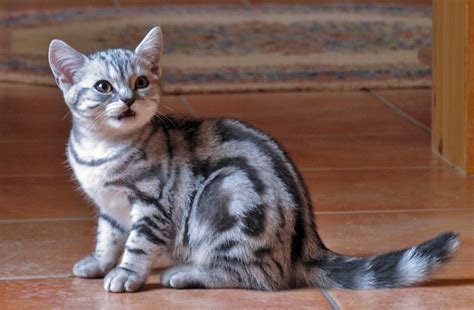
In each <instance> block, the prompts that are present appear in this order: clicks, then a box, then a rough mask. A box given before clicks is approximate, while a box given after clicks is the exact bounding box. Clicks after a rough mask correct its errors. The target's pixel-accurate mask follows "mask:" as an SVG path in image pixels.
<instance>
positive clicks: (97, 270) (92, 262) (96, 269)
mask: <svg viewBox="0 0 474 310" xmlns="http://www.w3.org/2000/svg"><path fill="white" fill-rule="evenodd" d="M72 272H73V273H74V275H75V276H76V277H81V278H102V277H103V276H104V275H105V274H106V271H105V270H103V268H101V266H100V262H99V260H97V258H95V257H94V256H93V255H89V256H87V257H84V258H83V259H81V260H80V261H78V262H77V263H76V264H75V265H74V267H73V268H72Z"/></svg>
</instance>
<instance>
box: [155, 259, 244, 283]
mask: <svg viewBox="0 0 474 310" xmlns="http://www.w3.org/2000/svg"><path fill="white" fill-rule="evenodd" d="M161 284H162V285H163V286H165V287H169V288H175V289H193V288H238V287H240V284H239V281H238V279H237V278H235V277H232V276H231V275H230V274H228V273H227V274H226V273H224V272H222V271H219V270H213V269H210V268H205V267H199V266H197V265H192V264H189V265H179V266H175V267H172V268H169V269H167V270H165V271H164V272H163V273H162V274H161Z"/></svg>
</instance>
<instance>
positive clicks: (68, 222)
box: [0, 84, 474, 309]
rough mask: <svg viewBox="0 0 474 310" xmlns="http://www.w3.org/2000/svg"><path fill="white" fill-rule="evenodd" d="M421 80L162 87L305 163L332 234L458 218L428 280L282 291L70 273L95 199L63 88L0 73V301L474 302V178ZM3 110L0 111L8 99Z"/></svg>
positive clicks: (3, 305)
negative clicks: (433, 117)
mask: <svg viewBox="0 0 474 310" xmlns="http://www.w3.org/2000/svg"><path fill="white" fill-rule="evenodd" d="M430 94H431V92H430V90H426V89H421V90H420V89H417V90H402V91H400V90H397V91H374V92H370V91H368V92H340V93H310V92H308V93H304V92H303V93H271V94H265V93H259V94H225V95H200V96H179V97H172V96H169V97H165V98H164V103H165V104H166V106H167V108H163V112H169V111H174V112H177V113H181V114H187V115H195V116H222V115H225V116H229V117H235V118H240V119H243V120H245V121H247V122H250V123H252V124H253V125H255V126H256V127H258V128H261V129H264V130H266V131H268V132H269V133H271V134H272V135H274V136H275V137H276V138H277V139H278V140H279V141H280V142H281V143H282V144H283V145H284V146H285V147H286V148H287V150H288V151H289V153H290V154H291V155H292V156H293V157H294V160H295V162H296V163H297V164H298V165H299V167H300V168H301V170H302V172H303V175H304V177H305V179H306V180H307V183H308V186H309V188H310V191H311V195H312V196H313V199H314V201H315V212H316V214H317V222H318V226H319V229H320V233H321V235H322V237H323V239H324V240H325V242H326V243H327V245H328V246H329V247H331V248H332V249H334V250H335V251H339V252H343V253H347V254H352V255H372V254H375V253H378V252H381V251H387V250H391V249H394V248H401V247H405V246H408V245H411V244H414V243H418V242H421V241H423V240H425V239H427V238H430V237H433V236H434V235H436V234H437V233H439V232H441V231H446V230H453V231H457V232H460V233H461V236H462V241H463V243H462V246H461V250H460V251H459V255H458V256H457V257H456V258H455V259H454V260H453V261H452V262H451V264H450V265H448V266H447V267H446V268H443V269H442V270H440V271H439V273H437V274H436V277H435V279H436V281H434V282H432V283H428V284H425V285H420V286H417V287H412V288H406V289H393V290H369V291H338V290H319V289H314V288H308V289H298V290H291V291H285V292H278V293H263V292H252V291H243V290H214V291H211V290H206V291H203V290H184V291H175V290H168V289H164V288H162V287H161V286H160V284H159V275H158V274H157V273H156V274H154V275H152V277H151V278H150V280H149V281H148V284H147V285H146V287H145V290H144V291H142V292H139V293H135V294H109V293H105V292H104V291H103V290H102V281H101V280H83V279H77V278H73V277H72V276H71V267H72V264H73V263H74V262H75V261H76V260H78V259H79V258H80V257H82V256H84V255H86V254H87V253H88V252H89V251H90V250H91V248H92V246H93V238H94V226H95V224H94V220H93V217H94V211H93V208H92V207H91V206H90V205H88V203H87V202H85V201H84V200H83V199H82V198H81V195H80V194H79V193H78V192H77V191H75V190H74V187H75V185H74V183H73V182H72V181H70V176H69V171H68V170H67V169H66V167H65V164H64V160H65V158H64V146H65V142H66V137H67V133H68V128H69V125H70V118H69V116H68V115H67V111H66V109H65V107H64V105H63V103H62V98H61V95H60V93H59V91H58V90H56V89H54V88H42V87H32V86H24V85H21V86H15V85H10V84H0V101H1V104H2V106H3V111H4V113H1V114H0V147H1V152H0V236H1V237H0V253H1V255H0V266H1V269H0V309H30V308H67V309H74V308H82V309H90V308H104V309H116V308H129V307H130V308H134V307H135V308H141V309H145V308H149V309H153V308H156V307H157V305H159V306H161V307H162V308H165V309H167V308H171V309H173V308H176V309H182V308H195V309H203V308H216V309H226V308H263V307H268V308H291V309H296V308H318V309H389V308H392V309H463V308H464V309H468V308H470V307H472V304H473V303H474V178H472V177H464V176H461V175H460V174H458V173H457V172H456V171H455V170H453V169H452V168H450V167H449V166H448V165H447V164H446V163H445V162H444V161H443V160H441V159H440V158H438V157H437V156H435V155H433V154H432V153H431V151H430V134H429V131H428V130H427V129H429V125H430ZM5 111H6V112H5Z"/></svg>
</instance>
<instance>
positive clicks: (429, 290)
mask: <svg viewBox="0 0 474 310" xmlns="http://www.w3.org/2000/svg"><path fill="white" fill-rule="evenodd" d="M330 294H332V296H333V297H334V298H335V300H336V302H337V303H338V304H339V306H340V308H341V309H420V310H423V309H426V310H428V309H429V310H445V309H466V310H467V309H472V305H473V303H474V280H469V281H465V282H459V283H454V284H450V283H446V284H442V283H440V284H437V285H436V286H423V287H410V288H403V289H384V290H367V291H335V290H331V291H330Z"/></svg>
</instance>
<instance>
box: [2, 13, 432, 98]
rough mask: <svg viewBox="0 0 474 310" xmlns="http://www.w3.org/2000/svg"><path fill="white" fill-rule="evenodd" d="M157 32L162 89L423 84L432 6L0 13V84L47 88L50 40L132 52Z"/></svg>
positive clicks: (84, 48)
mask: <svg viewBox="0 0 474 310" xmlns="http://www.w3.org/2000/svg"><path fill="white" fill-rule="evenodd" d="M154 25H160V26H162V28H163V32H164V38H165V48H164V56H163V60H162V63H163V67H164V72H165V91H166V92H167V93H198V92H224V91H271V90H309V89H311V90H328V89H332V90H341V89H362V88H399V87H425V86H431V70H430V68H429V66H427V65H425V64H422V63H421V62H420V61H419V59H418V57H417V53H418V50H419V49H420V48H423V47H426V46H430V45H431V10H430V8H424V7H410V6H387V5H372V4H368V5H351V4H339V5H291V6H290V5H268V6H259V7H256V8H244V7H240V6H239V7H237V6H235V7H230V6H205V7H202V6H199V7H196V6H193V7H183V6H180V7H159V8H158V7H140V8H105V9H104V8H102V9H76V10H62V11H49V12H44V11H43V12H28V13H25V14H20V15H15V16H5V15H0V26H2V27H7V33H8V34H7V45H6V46H8V48H7V51H5V49H0V51H3V52H0V81H16V82H22V83H34V84H43V85H54V81H53V78H52V74H51V73H50V70H49V67H48V62H47V49H48V44H49V41H50V40H51V39H53V38H60V39H63V40H65V41H66V42H68V43H69V44H70V45H71V46H73V47H74V48H76V49H78V50H79V51H81V52H92V51H95V50H100V49H105V48H111V47H126V48H130V49H133V48H134V47H135V46H136V44H137V43H138V42H139V41H140V40H141V39H142V37H143V36H144V34H145V33H146V31H147V30H148V29H150V28H151V27H152V26H154Z"/></svg>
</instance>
